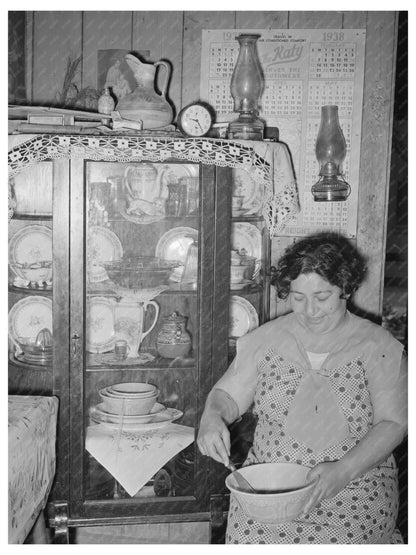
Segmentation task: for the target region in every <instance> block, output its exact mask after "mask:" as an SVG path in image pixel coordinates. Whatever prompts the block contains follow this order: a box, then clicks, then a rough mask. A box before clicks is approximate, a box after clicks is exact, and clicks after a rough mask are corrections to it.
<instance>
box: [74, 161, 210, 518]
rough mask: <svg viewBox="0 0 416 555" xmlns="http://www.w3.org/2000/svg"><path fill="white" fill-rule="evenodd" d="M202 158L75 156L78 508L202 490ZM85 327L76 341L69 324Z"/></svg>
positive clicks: (205, 342) (171, 499)
mask: <svg viewBox="0 0 416 555" xmlns="http://www.w3.org/2000/svg"><path fill="white" fill-rule="evenodd" d="M203 169H204V167H203V166H200V165H198V164H192V163H178V162H176V161H175V162H166V163H153V162H152V163H151V162H134V163H133V162H126V163H120V162H106V161H97V162H95V161H84V162H83V163H81V162H75V163H74V175H76V176H77V177H74V178H73V182H74V187H75V188H76V190H78V191H81V190H83V195H82V198H81V195H79V197H78V198H77V195H76V194H75V195H74V200H73V204H72V207H71V210H72V211H77V210H79V211H81V212H83V214H84V219H85V229H84V233H83V236H84V245H83V249H81V248H80V247H79V245H78V243H77V242H76V239H73V248H74V251H73V253H72V257H73V258H72V260H73V266H72V270H71V272H72V274H71V279H73V284H72V286H71V287H72V296H73V301H72V312H73V314H74V317H73V318H72V322H73V323H72V329H71V334H72V343H73V350H74V351H77V352H78V355H77V356H75V355H73V356H72V367H73V368H72V376H73V378H72V394H73V395H75V396H77V395H78V394H79V395H80V398H81V399H82V407H81V408H80V415H79V416H80V418H81V419H82V418H83V419H84V437H83V439H82V440H81V439H80V438H79V437H77V435H76V431H75V430H73V437H74V440H75V441H78V442H79V446H80V450H81V452H82V453H83V464H82V468H83V471H82V479H81V480H79V484H82V485H79V486H77V487H78V489H77V487H76V488H75V489H74V490H73V491H72V495H73V500H74V505H73V506H74V507H78V509H76V510H78V511H79V512H81V505H82V503H83V502H84V500H86V506H87V509H86V510H87V512H88V506H89V507H94V510H96V511H99V510H100V507H101V510H104V509H103V507H105V506H106V504H105V502H106V501H107V502H111V503H114V502H117V506H118V509H119V510H121V511H123V507H124V509H125V510H126V511H127V510H129V509H128V508H126V507H128V506H130V507H131V506H132V505H131V504H132V503H133V504H134V505H135V506H136V509H135V510H137V511H139V510H140V506H141V507H142V509H141V510H142V511H143V510H144V509H143V503H144V504H146V506H147V504H148V503H150V504H151V507H152V509H151V511H156V512H158V511H162V512H165V513H169V512H172V511H174V512H176V511H177V510H178V511H179V512H184V510H183V509H182V510H180V509H175V508H174V506H175V503H176V502H177V501H178V500H179V501H180V500H181V499H185V500H187V503H188V508H189V507H190V505H189V502H191V504H192V500H194V501H195V500H197V499H198V498H199V497H200V496H201V491H200V489H201V487H202V485H203V484H201V483H200V482H201V481H200V480H197V475H196V466H197V465H196V458H197V447H196V443H195V442H194V430H195V428H196V427H197V425H198V411H200V410H201V407H200V400H199V397H198V396H199V393H200V390H201V381H203V380H204V379H206V378H204V376H208V373H209V371H210V369H209V364H210V357H209V356H208V355H207V353H209V352H210V350H211V340H210V333H211V332H210V328H211V326H212V324H211V320H212V306H211V305H212V293H210V291H209V287H210V285H209V276H210V273H212V268H211V269H210V268H209V267H207V266H210V265H211V266H213V263H214V262H213V251H214V249H213V246H212V245H211V243H212V242H213V239H212V237H211V236H210V233H211V231H212V230H211V229H208V228H209V226H208V225H207V222H205V223H204V219H203V214H202V212H203V211H202V209H201V203H204V204H206V205H207V206H206V207H205V209H204V210H205V212H206V213H208V212H209V213H210V214H211V213H212V216H211V217H213V214H214V206H213V203H214V186H215V183H214V180H213V179H212V177H213V176H214V175H215V168H208V170H209V171H208V173H209V176H211V183H210V187H207V186H206V187H204V191H202V189H203V187H202V181H203V179H202V175H203ZM205 171H206V172H207V170H205ZM81 176H82V179H83V180H84V184H83V186H82V187H81V183H80V180H81ZM78 180H79V181H78ZM210 203H211V206H209V204H210ZM71 217H72V222H76V221H77V214H76V213H75V214H73V215H72V216H71ZM74 225H75V224H74ZM203 229H205V230H206V231H205V232H204V231H203ZM203 233H205V237H204V235H203ZM201 241H202V246H201ZM77 249H79V251H77ZM77 252H79V256H81V253H82V252H83V253H85V264H83V265H82V264H81V262H80V261H79V256H78V255H77ZM77 265H78V269H79V270H80V271H81V270H82V271H83V273H82V276H83V277H82V280H80V279H79V274H78V272H77V270H76V266H77ZM81 307H83V309H84V314H83V315H82V316H81V314H80V309H81ZM205 320H206V321H207V322H209V325H207V324H205V325H204V321H205ZM80 326H83V328H84V329H83V334H82V338H83V343H84V346H83V348H81V347H80V346H78V344H77V343H76V341H77V337H78V335H79V334H78V332H77V330H75V332H74V327H76V328H77V329H79V327H80ZM201 329H204V330H205V331H204V332H203V333H201ZM74 334H75V336H76V337H75V338H74ZM204 349H205V351H206V354H205V355H204ZM201 376H202V377H201ZM207 387H208V386H207ZM72 410H73V413H74V411H75V414H76V411H77V408H76V407H74V408H73V409H72ZM81 410H82V413H81ZM71 456H74V455H73V454H71ZM74 463H75V459H74ZM78 467H79V464H78ZM202 482H203V480H202ZM155 501H161V502H162V503H161V504H160V506H159V505H158V507H159V508H157V509H155V507H156V505H155V503H154V502H155ZM103 503H104V504H103ZM162 505H163V506H162ZM120 507H121V509H120ZM137 507H139V508H138V509H137ZM84 508H85V507H84ZM91 510H93V509H91ZM130 510H131V509H130ZM146 510H147V509H146ZM192 510H195V508H194V509H192ZM148 512H149V510H147V513H148ZM95 514H96V513H95Z"/></svg>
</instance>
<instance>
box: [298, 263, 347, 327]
mask: <svg viewBox="0 0 416 555" xmlns="http://www.w3.org/2000/svg"><path fill="white" fill-rule="evenodd" d="M340 295H341V289H340V288H339V287H337V286H336V285H331V284H330V283H329V282H328V281H326V280H325V279H324V278H322V277H321V276H320V275H318V274H315V273H310V274H300V275H299V276H298V277H297V278H296V279H295V280H293V281H292V282H291V284H290V293H289V300H290V305H291V307H292V310H293V312H294V313H295V315H296V318H297V319H298V321H299V322H300V323H301V324H302V325H303V326H304V327H306V328H307V329H308V330H310V331H312V332H313V333H327V332H329V331H331V330H333V329H335V328H336V327H337V326H338V325H339V324H340V323H341V321H342V319H343V318H344V316H345V312H346V308H347V301H346V300H345V299H341V298H340Z"/></svg>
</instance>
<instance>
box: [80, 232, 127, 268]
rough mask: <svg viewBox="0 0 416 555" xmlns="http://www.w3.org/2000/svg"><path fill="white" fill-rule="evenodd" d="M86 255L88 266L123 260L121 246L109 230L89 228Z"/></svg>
mask: <svg viewBox="0 0 416 555" xmlns="http://www.w3.org/2000/svg"><path fill="white" fill-rule="evenodd" d="M87 253H88V261H89V263H90V264H94V263H95V264H100V263H102V262H110V261H112V260H120V259H121V258H123V246H122V244H121V242H120V239H119V238H118V237H117V235H116V234H115V233H114V232H113V231H111V229H108V228H106V227H101V226H91V227H90V228H89V229H88V243H87Z"/></svg>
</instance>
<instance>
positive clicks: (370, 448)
mask: <svg viewBox="0 0 416 555" xmlns="http://www.w3.org/2000/svg"><path fill="white" fill-rule="evenodd" d="M404 436H405V430H404V429H403V427H402V426H401V425H400V424H397V422H390V421H383V422H379V423H378V424H376V425H375V426H374V427H373V428H371V429H370V430H369V431H368V432H367V434H366V435H365V436H364V437H363V439H362V440H361V441H360V442H359V443H358V444H357V445H356V446H355V447H353V448H352V449H351V450H350V451H348V453H347V454H346V455H344V456H343V457H342V459H340V460H338V461H335V462H326V463H321V464H318V465H316V466H315V467H314V468H312V470H311V471H310V472H309V474H308V477H307V480H308V481H314V480H317V483H316V486H315V488H314V490H313V493H312V496H311V498H310V500H309V502H308V503H307V505H305V507H304V510H303V513H302V515H301V516H304V515H305V514H307V513H309V512H310V511H311V510H312V509H313V508H314V507H315V505H317V504H318V503H319V502H320V501H322V499H330V498H331V497H334V496H335V495H336V494H337V493H338V492H340V491H341V490H342V489H343V488H345V487H346V486H347V485H348V484H349V483H350V482H351V481H353V480H356V479H357V478H359V477H360V476H362V475H363V474H365V472H368V471H369V470H371V469H372V468H374V467H375V466H377V465H379V464H380V463H382V462H383V461H384V460H386V459H387V457H388V456H389V455H390V453H392V451H393V449H395V447H397V446H398V445H400V443H401V442H402V440H403V438H404Z"/></svg>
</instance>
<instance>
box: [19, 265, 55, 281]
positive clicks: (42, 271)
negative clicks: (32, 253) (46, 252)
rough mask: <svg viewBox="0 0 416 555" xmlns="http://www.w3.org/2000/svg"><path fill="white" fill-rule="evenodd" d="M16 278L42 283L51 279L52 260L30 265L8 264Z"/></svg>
mask: <svg viewBox="0 0 416 555" xmlns="http://www.w3.org/2000/svg"><path fill="white" fill-rule="evenodd" d="M10 268H11V269H12V271H13V272H14V273H15V274H16V276H17V277H19V278H20V279H23V280H24V281H29V282H37V283H43V282H45V281H50V280H51V279H52V260H40V261H38V262H33V263H31V264H27V263H24V264H20V263H18V262H15V263H10Z"/></svg>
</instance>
